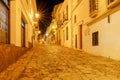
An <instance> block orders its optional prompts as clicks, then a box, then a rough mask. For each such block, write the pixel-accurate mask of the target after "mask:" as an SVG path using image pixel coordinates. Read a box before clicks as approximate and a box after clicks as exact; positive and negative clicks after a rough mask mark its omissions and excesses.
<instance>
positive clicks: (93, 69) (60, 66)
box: [0, 45, 120, 80]
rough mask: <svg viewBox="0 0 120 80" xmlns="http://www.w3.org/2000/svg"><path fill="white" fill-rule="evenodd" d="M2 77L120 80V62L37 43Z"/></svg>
mask: <svg viewBox="0 0 120 80" xmlns="http://www.w3.org/2000/svg"><path fill="white" fill-rule="evenodd" d="M0 80H120V62H119V61H114V60H112V59H109V58H104V57H101V56H94V55H91V54H88V53H85V52H83V51H79V50H73V49H69V48H64V47H60V46H57V45H41V46H37V47H35V48H33V49H31V50H30V51H28V52H27V53H26V54H25V55H23V56H22V57H21V58H20V59H19V60H18V61H17V62H16V63H14V64H13V65H11V66H9V68H7V69H6V70H5V71H3V72H2V73H1V74H0Z"/></svg>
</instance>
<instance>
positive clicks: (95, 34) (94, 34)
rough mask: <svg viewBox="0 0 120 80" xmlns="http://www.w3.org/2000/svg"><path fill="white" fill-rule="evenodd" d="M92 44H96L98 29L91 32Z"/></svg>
mask: <svg viewBox="0 0 120 80" xmlns="http://www.w3.org/2000/svg"><path fill="white" fill-rule="evenodd" d="M92 45H93V46H97V45H98V31H97V32H94V33H93V34H92Z"/></svg>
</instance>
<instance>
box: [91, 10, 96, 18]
mask: <svg viewBox="0 0 120 80" xmlns="http://www.w3.org/2000/svg"><path fill="white" fill-rule="evenodd" d="M97 14H98V10H94V11H92V12H90V17H92V18H94V17H96V16H97Z"/></svg>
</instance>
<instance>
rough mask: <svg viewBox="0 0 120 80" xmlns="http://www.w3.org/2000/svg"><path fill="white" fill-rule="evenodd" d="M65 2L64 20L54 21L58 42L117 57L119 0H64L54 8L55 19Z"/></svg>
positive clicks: (118, 45)
mask: <svg viewBox="0 0 120 80" xmlns="http://www.w3.org/2000/svg"><path fill="white" fill-rule="evenodd" d="M69 2H70V3H71V4H69ZM67 4H68V22H66V23H65V24H64V22H63V21H62V22H61V23H60V24H62V25H60V24H59V23H58V26H60V27H59V28H58V32H60V35H61V36H58V37H59V38H60V42H61V45H64V46H65V47H72V48H75V49H82V50H84V51H86V52H89V53H92V54H95V55H102V56H106V57H110V58H113V59H119V60H120V42H119V40H120V35H119V34H120V31H119V29H120V22H119V21H120V0H65V1H64V2H63V3H61V4H59V5H57V6H56V7H55V9H54V12H53V15H54V16H57V17H55V19H56V20H61V19H60V18H61V16H58V14H59V13H60V15H62V11H63V10H64V9H65V7H63V6H65V5H67ZM56 8H57V9H56ZM69 21H70V22H69ZM67 26H68V27H69V30H68V31H69V32H68V33H69V34H68V35H69V38H71V39H70V40H68V41H67V40H65V39H64V38H65V37H64V36H65V35H66V32H67V30H65V29H66V27H67ZM64 34H65V35H64Z"/></svg>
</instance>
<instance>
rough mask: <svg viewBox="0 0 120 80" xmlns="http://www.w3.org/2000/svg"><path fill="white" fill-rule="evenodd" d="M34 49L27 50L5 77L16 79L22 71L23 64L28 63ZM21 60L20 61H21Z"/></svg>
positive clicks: (11, 79)
mask: <svg viewBox="0 0 120 80" xmlns="http://www.w3.org/2000/svg"><path fill="white" fill-rule="evenodd" d="M33 53H34V51H32V52H31V50H30V51H28V52H27V53H26V54H25V55H23V56H22V57H21V58H20V59H19V60H18V61H17V62H16V63H15V64H17V65H16V66H15V67H16V68H15V69H14V70H13V72H12V73H11V75H9V76H8V77H7V79H6V80H17V78H18V77H19V75H20V74H21V73H22V71H23V70H24V69H25V66H26V65H27V64H28V62H29V61H30V59H31V57H32V55H33ZM21 60H22V61H21Z"/></svg>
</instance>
